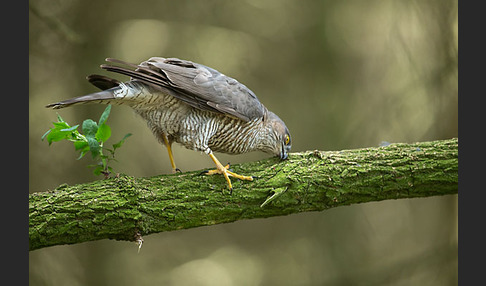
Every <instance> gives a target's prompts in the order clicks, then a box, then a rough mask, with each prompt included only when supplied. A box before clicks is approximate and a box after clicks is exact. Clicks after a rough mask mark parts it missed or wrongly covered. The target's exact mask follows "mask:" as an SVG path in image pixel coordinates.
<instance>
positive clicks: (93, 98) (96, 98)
mask: <svg viewBox="0 0 486 286" xmlns="http://www.w3.org/2000/svg"><path fill="white" fill-rule="evenodd" d="M114 100H115V96H114V94H113V92H112V91H111V90H110V89H109V90H104V91H100V92H95V93H91V94H88V95H83V96H80V97H75V98H70V99H66V100H63V101H59V102H55V103H51V104H48V105H46V107H47V108H53V109H60V108H64V107H68V106H72V105H75V104H81V103H104V104H110V103H111V102H112V101H114Z"/></svg>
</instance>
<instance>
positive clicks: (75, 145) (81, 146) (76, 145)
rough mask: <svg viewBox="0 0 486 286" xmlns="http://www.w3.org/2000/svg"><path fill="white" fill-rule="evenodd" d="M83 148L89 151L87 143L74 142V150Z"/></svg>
mask: <svg viewBox="0 0 486 286" xmlns="http://www.w3.org/2000/svg"><path fill="white" fill-rule="evenodd" d="M85 148H88V150H89V146H88V142H87V141H76V142H74V149H76V150H80V149H85Z"/></svg>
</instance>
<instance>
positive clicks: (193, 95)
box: [101, 57, 265, 121]
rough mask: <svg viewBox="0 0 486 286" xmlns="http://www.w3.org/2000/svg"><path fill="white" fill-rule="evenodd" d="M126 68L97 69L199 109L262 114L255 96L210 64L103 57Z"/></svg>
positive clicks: (249, 117)
mask: <svg viewBox="0 0 486 286" xmlns="http://www.w3.org/2000/svg"><path fill="white" fill-rule="evenodd" d="M106 61H108V62H112V63H118V64H122V65H125V66H127V67H120V66H115V65H101V68H103V69H105V70H108V71H112V72H117V73H120V74H124V75H128V76H130V77H131V78H132V80H138V81H142V82H145V83H147V84H150V85H152V86H154V87H156V88H159V89H161V90H162V91H164V92H167V93H168V94H170V95H172V96H174V97H176V98H178V99H180V100H182V101H183V102H185V103H187V104H189V105H191V106H193V107H195V108H198V109H201V110H209V111H213V112H217V113H222V114H226V115H229V116H232V117H237V118H240V119H242V120H244V121H250V120H252V119H255V118H261V117H263V115H264V113H265V107H264V106H263V104H262V103H260V101H259V100H258V98H257V97H256V95H255V94H254V93H253V92H252V91H251V90H250V89H248V88H247V87H246V86H245V85H243V84H241V83H239V82H238V81H237V80H235V79H233V78H231V77H228V76H225V75H224V74H222V73H220V72H218V71H217V70H215V69H212V68H210V67H207V66H204V65H201V64H197V63H193V62H191V61H186V60H180V59H177V58H160V57H153V58H150V59H149V60H147V61H144V62H142V63H141V64H140V65H135V64H130V63H126V62H123V61H120V60H116V59H110V58H108V59H106Z"/></svg>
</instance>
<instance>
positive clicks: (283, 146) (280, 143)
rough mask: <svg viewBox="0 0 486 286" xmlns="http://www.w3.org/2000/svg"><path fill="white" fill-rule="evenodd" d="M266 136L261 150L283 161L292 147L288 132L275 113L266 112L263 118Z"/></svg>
mask: <svg viewBox="0 0 486 286" xmlns="http://www.w3.org/2000/svg"><path fill="white" fill-rule="evenodd" d="M264 124H265V127H266V128H265V130H266V131H267V132H266V136H265V139H264V140H262V141H263V142H262V143H263V144H262V148H261V150H262V151H264V152H267V153H271V154H274V155H275V156H278V157H280V159H282V160H285V159H287V157H288V154H289V152H290V148H291V147H292V139H291V137H290V132H289V129H288V128H287V126H285V123H284V122H283V121H282V119H280V118H279V117H278V116H277V115H276V114H275V113H273V112H271V111H268V112H267V114H266V116H265V118H264Z"/></svg>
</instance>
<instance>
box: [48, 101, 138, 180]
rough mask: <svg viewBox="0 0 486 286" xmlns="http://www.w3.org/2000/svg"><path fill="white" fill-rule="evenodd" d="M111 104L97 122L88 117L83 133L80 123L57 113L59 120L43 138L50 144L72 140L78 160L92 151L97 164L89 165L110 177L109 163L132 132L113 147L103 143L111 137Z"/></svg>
mask: <svg viewBox="0 0 486 286" xmlns="http://www.w3.org/2000/svg"><path fill="white" fill-rule="evenodd" d="M110 111H111V105H108V106H107V107H106V109H105V111H103V114H101V117H100V119H99V121H98V123H97V122H95V121H93V120H91V119H86V120H85V121H83V124H82V125H81V130H82V133H80V132H79V131H78V127H79V124H78V125H74V126H70V125H69V124H68V123H67V122H66V121H64V120H63V119H62V117H61V116H60V115H59V114H58V115H57V122H53V123H52V124H53V125H54V127H52V128H51V129H49V130H48V131H47V132H46V133H44V135H42V137H41V139H42V140H44V139H47V142H48V143H49V146H50V145H51V144H52V142H58V141H62V140H67V141H71V142H73V144H74V149H75V150H76V151H79V153H80V154H79V157H78V160H79V159H81V158H83V157H84V155H86V153H88V152H90V153H91V157H92V159H93V160H95V159H98V161H97V164H95V165H88V167H92V168H94V169H93V173H94V174H95V175H101V174H103V175H104V176H105V178H108V177H109V175H110V173H113V168H112V167H110V166H109V165H108V163H109V162H110V161H116V160H115V151H116V149H118V148H120V147H121V146H122V145H123V143H124V142H125V140H126V139H127V138H128V137H130V136H131V135H132V134H131V133H128V134H126V135H125V136H124V137H123V138H122V139H121V140H120V141H118V142H117V143H115V144H113V145H112V148H111V149H110V148H106V147H104V146H103V144H104V143H105V142H106V141H107V140H108V139H109V138H110V137H111V128H110V126H108V125H107V124H106V121H107V119H108V116H109V115H110ZM103 150H106V151H108V152H109V155H106V154H104V153H103Z"/></svg>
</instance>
